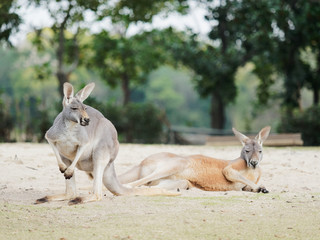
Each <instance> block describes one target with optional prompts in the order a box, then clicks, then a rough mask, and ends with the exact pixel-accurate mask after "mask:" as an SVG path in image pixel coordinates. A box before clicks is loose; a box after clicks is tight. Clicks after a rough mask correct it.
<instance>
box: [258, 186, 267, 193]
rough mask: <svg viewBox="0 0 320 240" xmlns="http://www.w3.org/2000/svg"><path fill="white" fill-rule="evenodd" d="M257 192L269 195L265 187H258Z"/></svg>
mask: <svg viewBox="0 0 320 240" xmlns="http://www.w3.org/2000/svg"><path fill="white" fill-rule="evenodd" d="M258 192H262V193H269V191H268V190H267V189H266V188H265V187H260V188H259V190H258Z"/></svg>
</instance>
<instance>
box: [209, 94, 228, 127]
mask: <svg viewBox="0 0 320 240" xmlns="http://www.w3.org/2000/svg"><path fill="white" fill-rule="evenodd" d="M224 123H225V112H224V103H223V101H222V98H221V97H220V96H219V94H218V93H212V95H211V127H212V128H214V129H223V128H224Z"/></svg>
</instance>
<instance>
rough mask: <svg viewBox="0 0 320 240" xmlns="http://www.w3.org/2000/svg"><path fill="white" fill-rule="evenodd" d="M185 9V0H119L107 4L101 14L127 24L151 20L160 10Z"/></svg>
mask: <svg viewBox="0 0 320 240" xmlns="http://www.w3.org/2000/svg"><path fill="white" fill-rule="evenodd" d="M187 10H188V1H186V0H158V1H149V0H135V1H131V0H119V1H117V2H116V3H115V5H113V6H110V5H107V6H106V8H105V9H104V11H102V12H103V15H102V16H103V17H104V16H111V19H112V21H113V22H114V23H117V22H122V23H123V24H124V25H125V26H129V24H130V23H136V22H151V21H152V18H153V17H154V16H155V15H157V14H159V13H161V12H165V13H168V12H172V11H178V12H180V13H186V11H187Z"/></svg>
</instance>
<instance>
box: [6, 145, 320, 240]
mask: <svg viewBox="0 0 320 240" xmlns="http://www.w3.org/2000/svg"><path fill="white" fill-rule="evenodd" d="M240 150H241V146H240V144H239V145H238V146H230V147H209V146H173V145H131V144H121V147H120V151H119V154H118V157H117V159H116V171H117V173H122V172H124V171H126V170H127V169H128V168H130V167H131V166H133V165H134V164H137V163H139V162H140V161H141V160H142V159H144V158H145V157H147V156H148V155H150V154H153V153H157V152H161V151H169V152H173V153H177V154H185V155H187V154H196V153H199V154H204V155H208V156H212V157H217V158H222V159H234V158H236V157H238V156H239V153H240ZM261 168H262V170H263V175H262V178H261V180H260V183H261V184H263V185H264V186H266V188H267V189H268V190H269V191H270V193H269V194H255V193H248V192H205V191H201V190H197V189H191V190H189V191H183V192H182V195H181V196H178V197H162V196H160V197H144V196H141V197H115V196H113V195H112V194H111V193H110V192H108V191H107V190H105V197H104V199H103V200H102V201H101V202H97V203H88V204H83V205H77V206H68V204H67V202H55V203H46V204H42V205H33V203H34V201H35V200H36V199H37V198H40V197H43V196H45V195H50V194H57V193H63V192H64V188H65V185H64V178H63V176H62V174H61V173H60V172H59V170H58V167H57V163H56V160H55V157H54V154H53V152H52V150H51V148H50V146H49V145H48V144H27V143H14V144H0V209H1V212H0V239H4V238H5V239H88V238H91V239H245V238H247V239H319V236H320V210H319V209H320V148H305V147H301V148H300V147H299V148H290V147H288V148H269V147H268V148H265V149H264V159H263V161H262V163H261ZM76 182H77V188H78V191H79V193H80V194H87V193H88V192H89V191H90V187H91V185H92V182H91V180H89V179H88V177H87V175H86V174H84V173H83V172H81V171H78V170H77V171H76ZM248 236H249V237H248Z"/></svg>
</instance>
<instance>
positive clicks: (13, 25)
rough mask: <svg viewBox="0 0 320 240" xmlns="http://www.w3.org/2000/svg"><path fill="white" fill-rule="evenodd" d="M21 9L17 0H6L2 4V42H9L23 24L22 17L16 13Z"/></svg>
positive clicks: (0, 22)
mask: <svg viewBox="0 0 320 240" xmlns="http://www.w3.org/2000/svg"><path fill="white" fill-rule="evenodd" d="M18 8H19V7H18V6H17V4H16V1H15V0H5V1H1V3H0V16H1V17H0V41H1V40H4V41H8V40H9V37H10V35H11V34H12V33H14V32H15V31H16V30H17V29H18V26H19V25H20V23H21V18H20V16H19V15H18V14H17V13H15V10H17V9H18Z"/></svg>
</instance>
